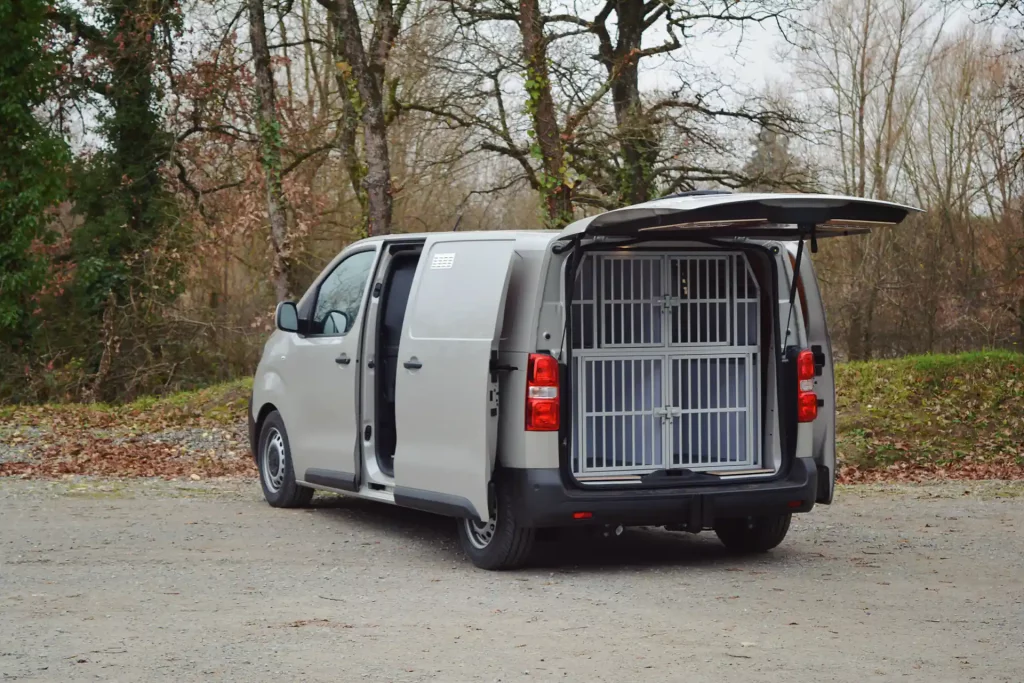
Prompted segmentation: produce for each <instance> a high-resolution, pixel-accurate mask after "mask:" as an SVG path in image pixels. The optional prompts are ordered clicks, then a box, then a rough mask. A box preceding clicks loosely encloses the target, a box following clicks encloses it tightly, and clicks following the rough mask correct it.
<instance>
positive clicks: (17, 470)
mask: <svg viewBox="0 0 1024 683" xmlns="http://www.w3.org/2000/svg"><path fill="white" fill-rule="evenodd" d="M41 450H42V453H41V454H40V456H39V457H38V458H36V462H9V463H0V476H11V475H20V476H22V477H61V476H64V475H91V476H101V477H174V478H177V477H199V478H201V479H206V478H211V477H242V476H251V475H252V474H254V473H255V471H256V469H255V466H254V465H253V461H252V458H251V457H249V455H248V454H247V453H241V454H235V455H233V456H228V457H218V456H211V455H202V456H199V457H198V458H197V457H194V455H193V454H190V453H188V452H187V451H185V450H184V449H182V448H181V447H178V446H175V445H173V444H169V443H159V442H153V441H147V440H145V439H142V438H132V439H127V440H123V441H120V442H117V441H115V440H113V439H111V438H102V437H96V436H91V435H88V434H84V435H79V436H77V437H73V438H70V439H62V440H61V441H60V442H59V443H47V444H44V445H43V446H42V449H41Z"/></svg>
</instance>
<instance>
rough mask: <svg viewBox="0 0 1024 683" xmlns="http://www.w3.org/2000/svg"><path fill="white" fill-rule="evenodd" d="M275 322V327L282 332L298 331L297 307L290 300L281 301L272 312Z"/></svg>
mask: <svg viewBox="0 0 1024 683" xmlns="http://www.w3.org/2000/svg"><path fill="white" fill-rule="evenodd" d="M274 318H275V319H276V322H277V329H279V330H281V331H282V332H298V331H299V309H298V308H297V307H296V306H295V304H294V303H293V302H291V301H282V302H281V303H279V304H278V305H277V311H276V312H275V313H274Z"/></svg>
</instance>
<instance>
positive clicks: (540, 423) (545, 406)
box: [526, 353, 561, 432]
mask: <svg viewBox="0 0 1024 683" xmlns="http://www.w3.org/2000/svg"><path fill="white" fill-rule="evenodd" d="M558 376H559V370H558V361H557V360H555V358H554V356H548V355H546V354H543V353H531V354H530V360H529V361H528V362H527V365H526V430H527V431H529V432H557V431H558V427H559V424H560V422H561V408H560V406H559V402H558Z"/></svg>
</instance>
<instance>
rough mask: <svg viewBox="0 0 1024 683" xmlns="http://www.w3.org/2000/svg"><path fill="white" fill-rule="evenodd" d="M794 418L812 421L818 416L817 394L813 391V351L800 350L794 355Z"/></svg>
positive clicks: (800, 420) (799, 420) (801, 420)
mask: <svg viewBox="0 0 1024 683" xmlns="http://www.w3.org/2000/svg"><path fill="white" fill-rule="evenodd" d="M796 380H797V389H796V419H797V421H798V422H814V420H815V418H817V417H818V396H817V394H815V393H814V353H813V352H811V351H806V350H805V351H801V352H800V354H799V355H798V356H797V357H796Z"/></svg>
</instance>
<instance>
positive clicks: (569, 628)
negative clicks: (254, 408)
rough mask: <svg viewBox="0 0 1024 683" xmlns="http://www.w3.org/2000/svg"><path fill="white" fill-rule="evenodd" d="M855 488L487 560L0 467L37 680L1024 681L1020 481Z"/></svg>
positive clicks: (15, 626)
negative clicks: (785, 520)
mask: <svg viewBox="0 0 1024 683" xmlns="http://www.w3.org/2000/svg"><path fill="white" fill-rule="evenodd" d="M970 488H971V491H972V494H971V495H963V491H964V485H943V486H937V487H936V486H933V487H912V488H906V489H902V490H890V491H881V492H880V491H877V490H869V489H856V490H853V491H845V492H843V493H842V494H841V499H840V500H839V501H838V504H837V505H835V506H833V507H832V508H823V509H819V510H817V511H815V513H812V514H811V515H807V516H801V517H800V518H799V519H798V521H797V522H795V524H794V528H793V530H792V531H791V532H790V537H789V539H788V540H787V541H786V543H785V544H784V546H783V547H782V548H780V549H779V550H777V551H776V552H774V553H772V554H770V555H768V556H763V557H759V558H756V559H745V560H744V559H735V558H731V557H728V556H726V555H725V554H724V552H723V551H722V548H721V547H720V546H719V545H718V544H717V542H715V541H714V539H713V538H710V537H709V538H704V537H703V536H702V537H699V538H694V537H692V536H687V535H684V534H674V533H667V532H656V531H636V532H627V534H626V535H625V536H624V537H623V538H621V539H619V540H618V541H617V542H600V543H598V542H572V543H561V544H558V545H553V546H548V547H545V548H544V549H543V551H542V552H541V554H540V557H539V566H536V567H534V568H532V569H529V570H525V571H522V572H516V573H505V574H494V573H487V572H481V571H477V570H475V569H473V568H472V566H471V565H469V564H468V562H466V561H465V560H464V559H463V558H462V557H461V556H460V554H459V552H458V551H457V547H456V540H455V537H454V533H453V532H452V528H451V527H452V525H451V523H450V522H449V521H448V520H443V519H441V518H433V517H428V516H423V515H418V514H414V513H409V512H405V511H402V510H398V509H394V508H388V507H385V506H379V505H374V504H370V503H363V502H359V501H353V500H347V499H340V498H326V499H317V502H316V507H314V508H313V509H310V510H304V511H279V510H272V509H270V508H269V507H267V506H265V505H264V504H263V503H262V502H261V501H260V499H259V498H258V492H257V489H256V487H255V485H253V484H245V485H240V484H231V483H220V484H218V483H202V484H198V483H197V484H191V485H185V484H184V483H168V482H154V481H136V482H132V483H119V482H102V481H100V482H97V481H91V482H84V483H82V482H76V483H68V482H57V483H54V482H42V481H34V482H33V481H14V480H0V674H2V680H4V681H7V680H19V681H21V680H25V681H78V680H82V681H84V680H107V681H132V682H136V681H200V680H202V681H244V682H246V683H252V682H255V681H305V682H309V681H332V682H334V681H346V682H347V681H362V680H371V681H438V682H444V683H457V682H461V681H486V682H487V683H491V682H492V681H503V682H508V681H581V682H586V683H595V682H602V681H608V682H614V683H633V682H639V681H652V682H653V681H659V682H660V681H683V680H685V681H687V682H688V683H690V682H696V681H730V680H749V681H786V682H787V683H789V682H790V681H793V680H797V679H807V678H809V677H812V676H813V680H822V681H857V682H861V681H869V680H883V679H884V680H891V679H896V678H897V677H898V678H899V680H909V681H928V682H929V683H936V682H939V681H967V680H985V681H1013V682H1015V683H1016V682H1019V681H1021V680H1024V560H1022V557H1024V498H1020V497H1015V496H1019V495H1020V494H1021V493H1022V492H1024V489H1022V488H1021V487H1020V486H1019V485H1016V486H1012V487H1011V486H1007V487H992V486H985V485H978V484H974V485H972V486H971V487H970Z"/></svg>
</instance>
